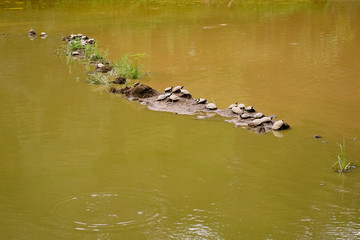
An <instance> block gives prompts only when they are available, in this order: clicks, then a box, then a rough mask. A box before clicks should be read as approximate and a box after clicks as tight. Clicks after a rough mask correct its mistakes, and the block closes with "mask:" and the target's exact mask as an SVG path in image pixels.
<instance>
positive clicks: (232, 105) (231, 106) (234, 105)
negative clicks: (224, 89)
mask: <svg viewBox="0 0 360 240" xmlns="http://www.w3.org/2000/svg"><path fill="white" fill-rule="evenodd" d="M237 103H238V102H236V103H233V104H231V105H230V106H229V109H232V108H233V107H237Z"/></svg>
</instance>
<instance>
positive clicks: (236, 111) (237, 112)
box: [231, 107, 244, 114]
mask: <svg viewBox="0 0 360 240" xmlns="http://www.w3.org/2000/svg"><path fill="white" fill-rule="evenodd" d="M231 111H232V112H233V113H235V114H242V113H243V112H244V111H243V110H241V109H240V108H239V107H232V108H231Z"/></svg>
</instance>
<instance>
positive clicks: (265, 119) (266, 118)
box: [260, 117, 271, 123]
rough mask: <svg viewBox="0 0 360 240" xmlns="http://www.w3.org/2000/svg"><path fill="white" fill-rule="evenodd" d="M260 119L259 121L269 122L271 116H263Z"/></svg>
mask: <svg viewBox="0 0 360 240" xmlns="http://www.w3.org/2000/svg"><path fill="white" fill-rule="evenodd" d="M260 120H261V123H267V122H271V118H269V117H263V118H260Z"/></svg>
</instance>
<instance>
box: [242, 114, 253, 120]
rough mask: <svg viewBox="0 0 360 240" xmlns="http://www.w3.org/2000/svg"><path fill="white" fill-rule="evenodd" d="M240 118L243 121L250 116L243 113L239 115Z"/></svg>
mask: <svg viewBox="0 0 360 240" xmlns="http://www.w3.org/2000/svg"><path fill="white" fill-rule="evenodd" d="M240 117H241V118H243V119H246V118H250V117H251V116H250V115H249V114H247V113H243V114H241V115H240Z"/></svg>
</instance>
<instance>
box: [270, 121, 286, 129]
mask: <svg viewBox="0 0 360 240" xmlns="http://www.w3.org/2000/svg"><path fill="white" fill-rule="evenodd" d="M283 125H284V121H283V120H279V121H276V122H275V123H274V125H272V127H271V129H272V130H280V129H281V128H282V126H283Z"/></svg>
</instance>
